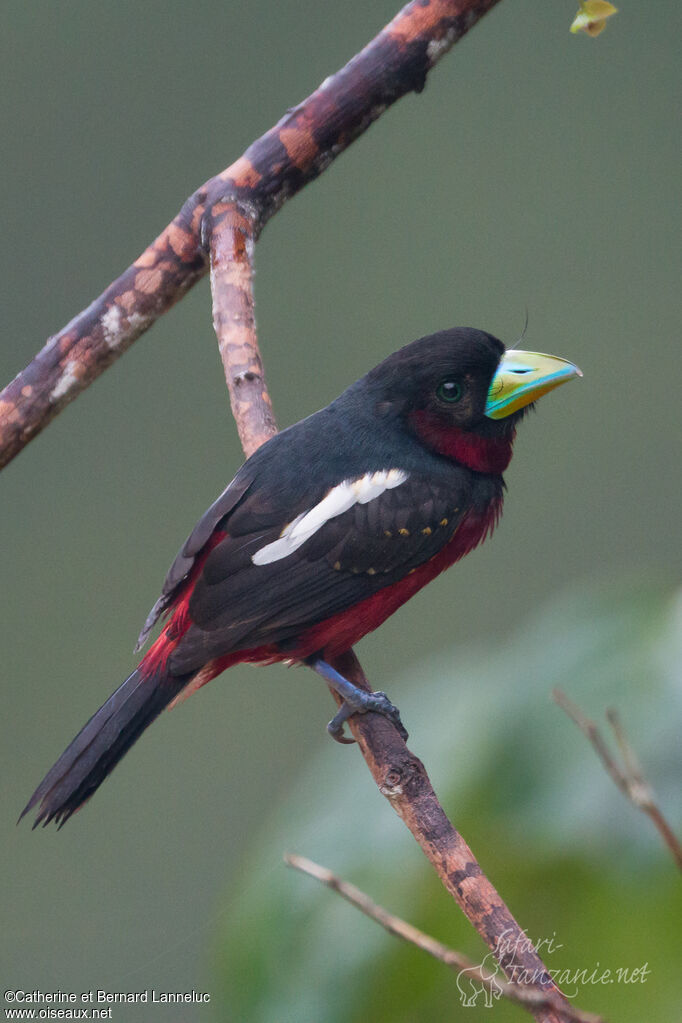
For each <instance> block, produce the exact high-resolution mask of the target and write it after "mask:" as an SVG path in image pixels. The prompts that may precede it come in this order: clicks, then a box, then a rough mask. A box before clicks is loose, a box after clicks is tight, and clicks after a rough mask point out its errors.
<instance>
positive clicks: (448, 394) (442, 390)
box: [436, 380, 462, 404]
mask: <svg viewBox="0 0 682 1023" xmlns="http://www.w3.org/2000/svg"><path fill="white" fill-rule="evenodd" d="M436 395H437V397H439V398H440V400H441V401H447V402H448V403H449V404H452V403H453V402H455V401H459V399H460V398H461V397H462V385H461V384H460V383H458V381H457V380H443V382H442V383H440V384H439V385H438V390H437V391H436Z"/></svg>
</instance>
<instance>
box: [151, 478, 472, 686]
mask: <svg viewBox="0 0 682 1023" xmlns="http://www.w3.org/2000/svg"><path fill="white" fill-rule="evenodd" d="M470 497H471V495H470V487H469V484H468V479H467V477H466V476H465V475H464V474H460V473H453V474H452V475H449V474H448V477H447V478H443V479H439V480H433V479H425V478H423V477H418V476H416V475H411V476H409V477H408V478H407V480H406V481H405V482H403V483H402V484H400V485H399V486H397V487H395V488H394V489H389V490H385V491H384V492H383V493H382V494H381V495H380V496H378V497H376V498H374V499H373V500H370V501H368V502H367V503H366V504H355V505H354V506H353V507H351V508H350V509H349V510H347V511H345V512H343V513H342V514H340V515H337V516H335V517H334V518H330V519H329V520H328V521H326V522H325V523H324V525H323V526H321V527H320V528H319V529H318V530H317V532H315V533H314V534H313V535H312V536H311V537H310V538H309V539H308V540H306V541H305V542H304V543H303V544H302V545H301V546H300V547H298V549H296V550H294V551H293V552H292V553H291V554H289V555H287V556H285V557H281V558H279V559H278V560H275V561H272V562H270V563H268V564H263V565H257V564H254V563H253V561H252V557H253V555H254V554H255V553H256V552H257V551H259V550H261V549H262V548H263V547H264V546H266V545H267V544H269V543H272V542H273V541H275V540H276V539H277V538H278V537H279V536H280V535H281V534H282V532H283V530H284V529H285V528H286V526H287V524H288V523H287V521H282V519H281V516H280V517H279V521H277V522H276V523H273V522H272V520H271V519H272V516H270V521H268V518H269V516H268V512H267V510H264V509H263V508H262V507H258V501H257V495H256V494H253V495H250V496H249V495H247V496H246V498H245V499H244V500H243V501H242V502H241V503H240V505H239V507H238V508H237V509H236V510H235V511H234V512H233V513H232V514H230V515H229V516H228V518H227V519H226V524H225V528H226V529H227V530H228V531H229V534H230V535H229V536H228V537H226V538H225V539H224V540H223V541H222V542H221V543H220V544H219V545H218V546H217V547H216V548H215V549H214V550H213V551H212V552H211V553H210V554H209V556H208V558H207V559H206V563H205V565H204V568H203V571H202V573H201V576H200V577H199V579H198V580H197V582H196V585H195V588H194V592H193V595H192V598H191V601H190V608H189V610H190V616H191V618H192V621H193V623H194V624H193V625H192V626H191V627H190V629H189V630H188V632H187V633H186V634H185V636H183V638H182V640H181V641H180V643H179V644H178V647H177V648H176V650H175V651H174V653H173V655H172V658H171V662H170V664H171V669H172V671H173V673H174V674H176V673H177V674H181V673H185V672H189V671H194V670H197V669H198V668H200V667H202V666H203V665H204V664H206V663H207V661H209V660H212V659H213V658H214V657H219V656H222V655H224V654H226V653H229V652H230V651H232V650H240V649H253V648H254V647H258V646H261V645H263V644H270V643H274V644H279V645H284V646H285V647H286V645H287V644H289V645H290V648H293V647H294V646H295V640H296V638H297V636H299V635H300V634H301V633H302V632H303V631H305V630H306V629H307V628H309V627H311V626H312V625H314V624H316V623H318V622H321V621H324V620H325V619H327V618H329V617H331V616H332V615H334V614H337V613H339V612H341V611H344V610H345V609H347V608H349V607H351V606H353V605H355V604H357V603H359V602H360V601H361V600H363V599H365V598H366V597H369V596H371V595H372V594H373V593H375V592H377V591H378V590H380V589H383V587H385V586H389V585H391V584H392V583H394V582H396V581H397V580H399V579H401V578H403V577H404V576H405V575H406V574H407V573H408V572H409V571H410V569H412V568H416V567H417V566H418V565H420V564H422V563H423V562H425V561H428V560H429V559H430V558H431V557H433V556H434V554H436V553H437V552H438V551H439V550H440V549H441V548H442V547H443V546H444V545H445V544H446V543H447V542H448V540H449V539H450V538H451V537H452V534H453V533H454V531H455V529H456V528H457V526H458V524H459V523H460V522H461V520H462V518H463V516H464V514H465V513H466V511H467V510H468V508H469V507H470ZM251 506H252V507H251ZM272 513H273V514H274V513H275V509H274V508H273V509H272Z"/></svg>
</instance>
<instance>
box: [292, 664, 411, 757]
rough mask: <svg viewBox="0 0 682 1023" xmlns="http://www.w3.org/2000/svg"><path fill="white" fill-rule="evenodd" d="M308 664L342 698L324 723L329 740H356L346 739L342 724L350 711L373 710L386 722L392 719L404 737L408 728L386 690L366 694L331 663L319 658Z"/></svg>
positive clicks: (350, 713)
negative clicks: (385, 719) (330, 717)
mask: <svg viewBox="0 0 682 1023" xmlns="http://www.w3.org/2000/svg"><path fill="white" fill-rule="evenodd" d="M307 663H308V665H309V666H310V667H311V668H312V669H313V671H316V672H317V674H318V675H321V676H322V678H323V679H324V680H325V681H326V682H328V683H329V685H330V686H331V687H332V689H334V691H335V692H337V693H338V694H339V696H341V697H342V698H343V703H342V704H341V706H340V708H339V710H338V712H337V713H336V714H335V715H334V717H333V718H332V720H331V721H330V722H329V724H328V725H327V731H328V732H329V734H330V735H331V737H332V739H335V740H336V741H337V742H341V743H345V744H350V743H352V742H355V740H354V739H348V738H346V736H345V735H344V731H343V726H344V723H345V722H346V721H347V720H348V718H349V717H352V716H353V714H367V713H368V712H369V711H372V712H373V713H375V714H383V715H384V717H387V718H388V720H389V721H392V722H393V724H394V725H395V727H396V728H397V729H398V731H399V733H400V735H401V736H402V738H403V739H405V740H407V731H406V729H405V727H404V726H403V723H402V721H401V720H400V711H399V710H398V708H397V707H394V706H393V704H392V703H391V701H390V700H389V698H388V697H387V696H386V693H381V692H378V693H368V692H366V691H365V690H364V689H360V687H359V686H356V685H354V683H353V682H350V681H349V680H348V679H347V678H344V676H343V675H341V674H339V672H338V671H336V670H335V669H334V668H332V666H331V664H327V662H326V661H323V660H321V659H319V658H317V659H315V658H311V659H310V660H309V661H308V662H307Z"/></svg>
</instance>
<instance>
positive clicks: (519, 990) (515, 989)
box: [284, 853, 602, 1023]
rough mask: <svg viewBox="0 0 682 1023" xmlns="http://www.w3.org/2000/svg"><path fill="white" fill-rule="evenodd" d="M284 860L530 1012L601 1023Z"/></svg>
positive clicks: (300, 859) (293, 859) (318, 872)
mask: <svg viewBox="0 0 682 1023" xmlns="http://www.w3.org/2000/svg"><path fill="white" fill-rule="evenodd" d="M284 862H285V863H286V864H287V865H288V866H289V867H293V868H294V869H295V870H300V871H301V873H302V874H307V875H308V876H309V877H314V878H315V880H316V881H320V882H321V883H322V884H323V885H326V886H327V888H331V889H332V891H335V892H338V894H339V895H340V896H341V897H342V898H344V899H346V901H347V902H350V904H351V906H355V907H356V909H359V910H360V912H361V913H364V914H365V916H368V917H369V918H370V919H371V920H375V921H376V922H377V923H378V924H380V925H381V927H383V928H384V929H385V930H386V931H388V933H389V934H393V935H395V937H396V938H402V940H403V941H407V942H408V943H409V944H411V945H416V946H417V948H420V949H421V950H422V951H423V952H426V953H427V954H428V955H430V956H433V958H434V959H437V960H438V961H439V962H441V963H444V964H445V966H448V967H449V968H450V969H451V970H454V972H455V973H458V974H460V973H463V972H466V974H467V977H470V978H471V979H472V980H476V982H477V983H479V984H481V985H482V987H484V988H487V989H488V990H489V991H491V992H492V993H493V994H495V995H496V996H498V997H499V996H500V995H501V996H503V997H504V998H509V999H510V1000H511V1001H512V1002H516V1003H517V1004H518V1005H521V1006H522V1007H523V1008H524V1009H527V1010H528V1011H529V1012H532V1011H533V1009H536V1008H556V1009H559V1010H560V1011H561V1013H562V1015H564V1016H566V1017H567V1018H568V1019H571V1020H573V1021H574V1023H602V1017H601V1016H595V1015H594V1013H591V1012H582V1011H581V1010H580V1009H576V1008H573V1007H572V1006H571V1007H570V1009H567V1008H566V1003H565V1002H564V1001H563V999H562V1000H561V1001H560V1002H558V1001H557V999H556V997H555V996H553V995H552V994H551V993H550V994H547V993H546V992H544V991H541V990H538V989H537V988H531V987H522V986H520V985H519V984H510V983H508V982H507V981H504V980H500V979H499V978H498V977H496V976H495V975H492V976H491V975H490V972H489V971H488V973H486V971H485V970H484V968H483V966H482V965H480V964H476V963H474V962H473V961H472V960H471V959H469V958H468V957H467V956H465V955H463V954H462V953H461V952H456V951H455V950H454V949H452V948H448V946H447V945H443V944H442V943H441V942H440V941H436V939H435V938H432V937H431V936H430V935H429V934H425V933H424V932H423V931H420V930H419V929H418V928H417V927H413V926H412V924H408V923H407V922H406V921H405V920H401V919H400V917H398V916H394V914H393V913H389V912H388V910H386V909H384V908H383V907H382V906H378V905H377V904H376V902H373V901H372V899H370V898H369V896H368V895H365V893H364V892H362V891H360V889H359V888H356V887H355V885H354V884H349V883H348V882H347V881H342V880H341V878H340V877H337V875H336V874H333V873H332V872H331V870H327V868H326V867H321V866H320V865H319V864H317V863H314V862H313V861H312V860H309V859H307V858H306V857H305V856H295V855H293V854H292V853H286V854H285V856H284Z"/></svg>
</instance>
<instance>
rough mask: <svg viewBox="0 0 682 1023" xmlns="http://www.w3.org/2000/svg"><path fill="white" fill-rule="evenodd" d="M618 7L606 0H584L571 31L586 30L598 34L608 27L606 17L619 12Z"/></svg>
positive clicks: (588, 33)
mask: <svg viewBox="0 0 682 1023" xmlns="http://www.w3.org/2000/svg"><path fill="white" fill-rule="evenodd" d="M617 10H618V8H617V7H614V6H613V4H609V3H607V2H606V0H583V2H582V3H581V4H580V10H579V11H578V13H577V14H576V16H575V18H574V19H573V24H572V25H571V32H585V33H587V35H588V36H598V35H599V33H600V32H603V31H604V29H605V28H606V19H607V18H610V17H611V15H612V14H616V13H617Z"/></svg>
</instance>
